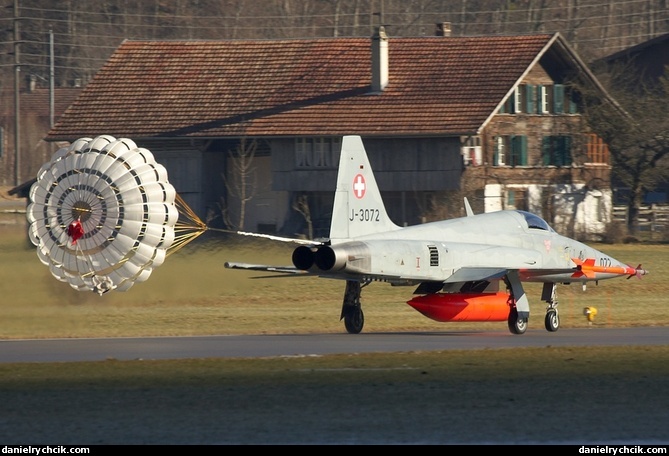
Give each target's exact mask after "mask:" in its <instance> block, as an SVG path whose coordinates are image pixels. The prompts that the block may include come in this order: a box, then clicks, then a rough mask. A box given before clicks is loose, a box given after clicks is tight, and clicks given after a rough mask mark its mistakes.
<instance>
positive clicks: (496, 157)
mask: <svg viewBox="0 0 669 456" xmlns="http://www.w3.org/2000/svg"><path fill="white" fill-rule="evenodd" d="M497 138H498V137H497V136H495V137H494V138H493V144H494V145H493V155H492V165H493V166H499V143H498V141H497Z"/></svg>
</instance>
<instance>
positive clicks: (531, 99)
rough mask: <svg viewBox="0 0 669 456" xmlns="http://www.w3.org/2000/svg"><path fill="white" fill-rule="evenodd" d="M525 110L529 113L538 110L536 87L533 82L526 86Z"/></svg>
mask: <svg viewBox="0 0 669 456" xmlns="http://www.w3.org/2000/svg"><path fill="white" fill-rule="evenodd" d="M525 105H526V108H525V110H526V111H527V113H528V114H534V113H536V112H537V97H536V91H535V87H534V86H533V85H531V84H527V85H526V86H525Z"/></svg>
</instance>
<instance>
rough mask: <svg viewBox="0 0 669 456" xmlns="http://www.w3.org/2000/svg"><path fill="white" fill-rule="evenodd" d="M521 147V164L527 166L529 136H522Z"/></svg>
mask: <svg viewBox="0 0 669 456" xmlns="http://www.w3.org/2000/svg"><path fill="white" fill-rule="evenodd" d="M519 138H520V141H519V146H520V163H518V164H519V165H521V166H526V165H527V136H524V135H523V136H520V137H519Z"/></svg>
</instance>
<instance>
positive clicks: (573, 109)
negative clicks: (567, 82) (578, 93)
mask: <svg viewBox="0 0 669 456" xmlns="http://www.w3.org/2000/svg"><path fill="white" fill-rule="evenodd" d="M567 97H568V98H567V99H568V100H569V114H576V113H578V105H577V104H576V100H574V94H573V93H572V92H571V91H569V92H567Z"/></svg>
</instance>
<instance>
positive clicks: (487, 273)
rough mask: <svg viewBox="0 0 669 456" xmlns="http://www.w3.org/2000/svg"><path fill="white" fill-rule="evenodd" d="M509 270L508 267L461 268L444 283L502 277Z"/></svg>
mask: <svg viewBox="0 0 669 456" xmlns="http://www.w3.org/2000/svg"><path fill="white" fill-rule="evenodd" d="M507 271H508V269H506V268H460V269H458V270H457V271H455V272H454V273H453V274H452V275H451V276H450V277H449V278H448V279H446V280H445V281H444V283H458V282H474V281H478V280H495V279H501V278H502V277H504V275H505V274H506V273H507Z"/></svg>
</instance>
